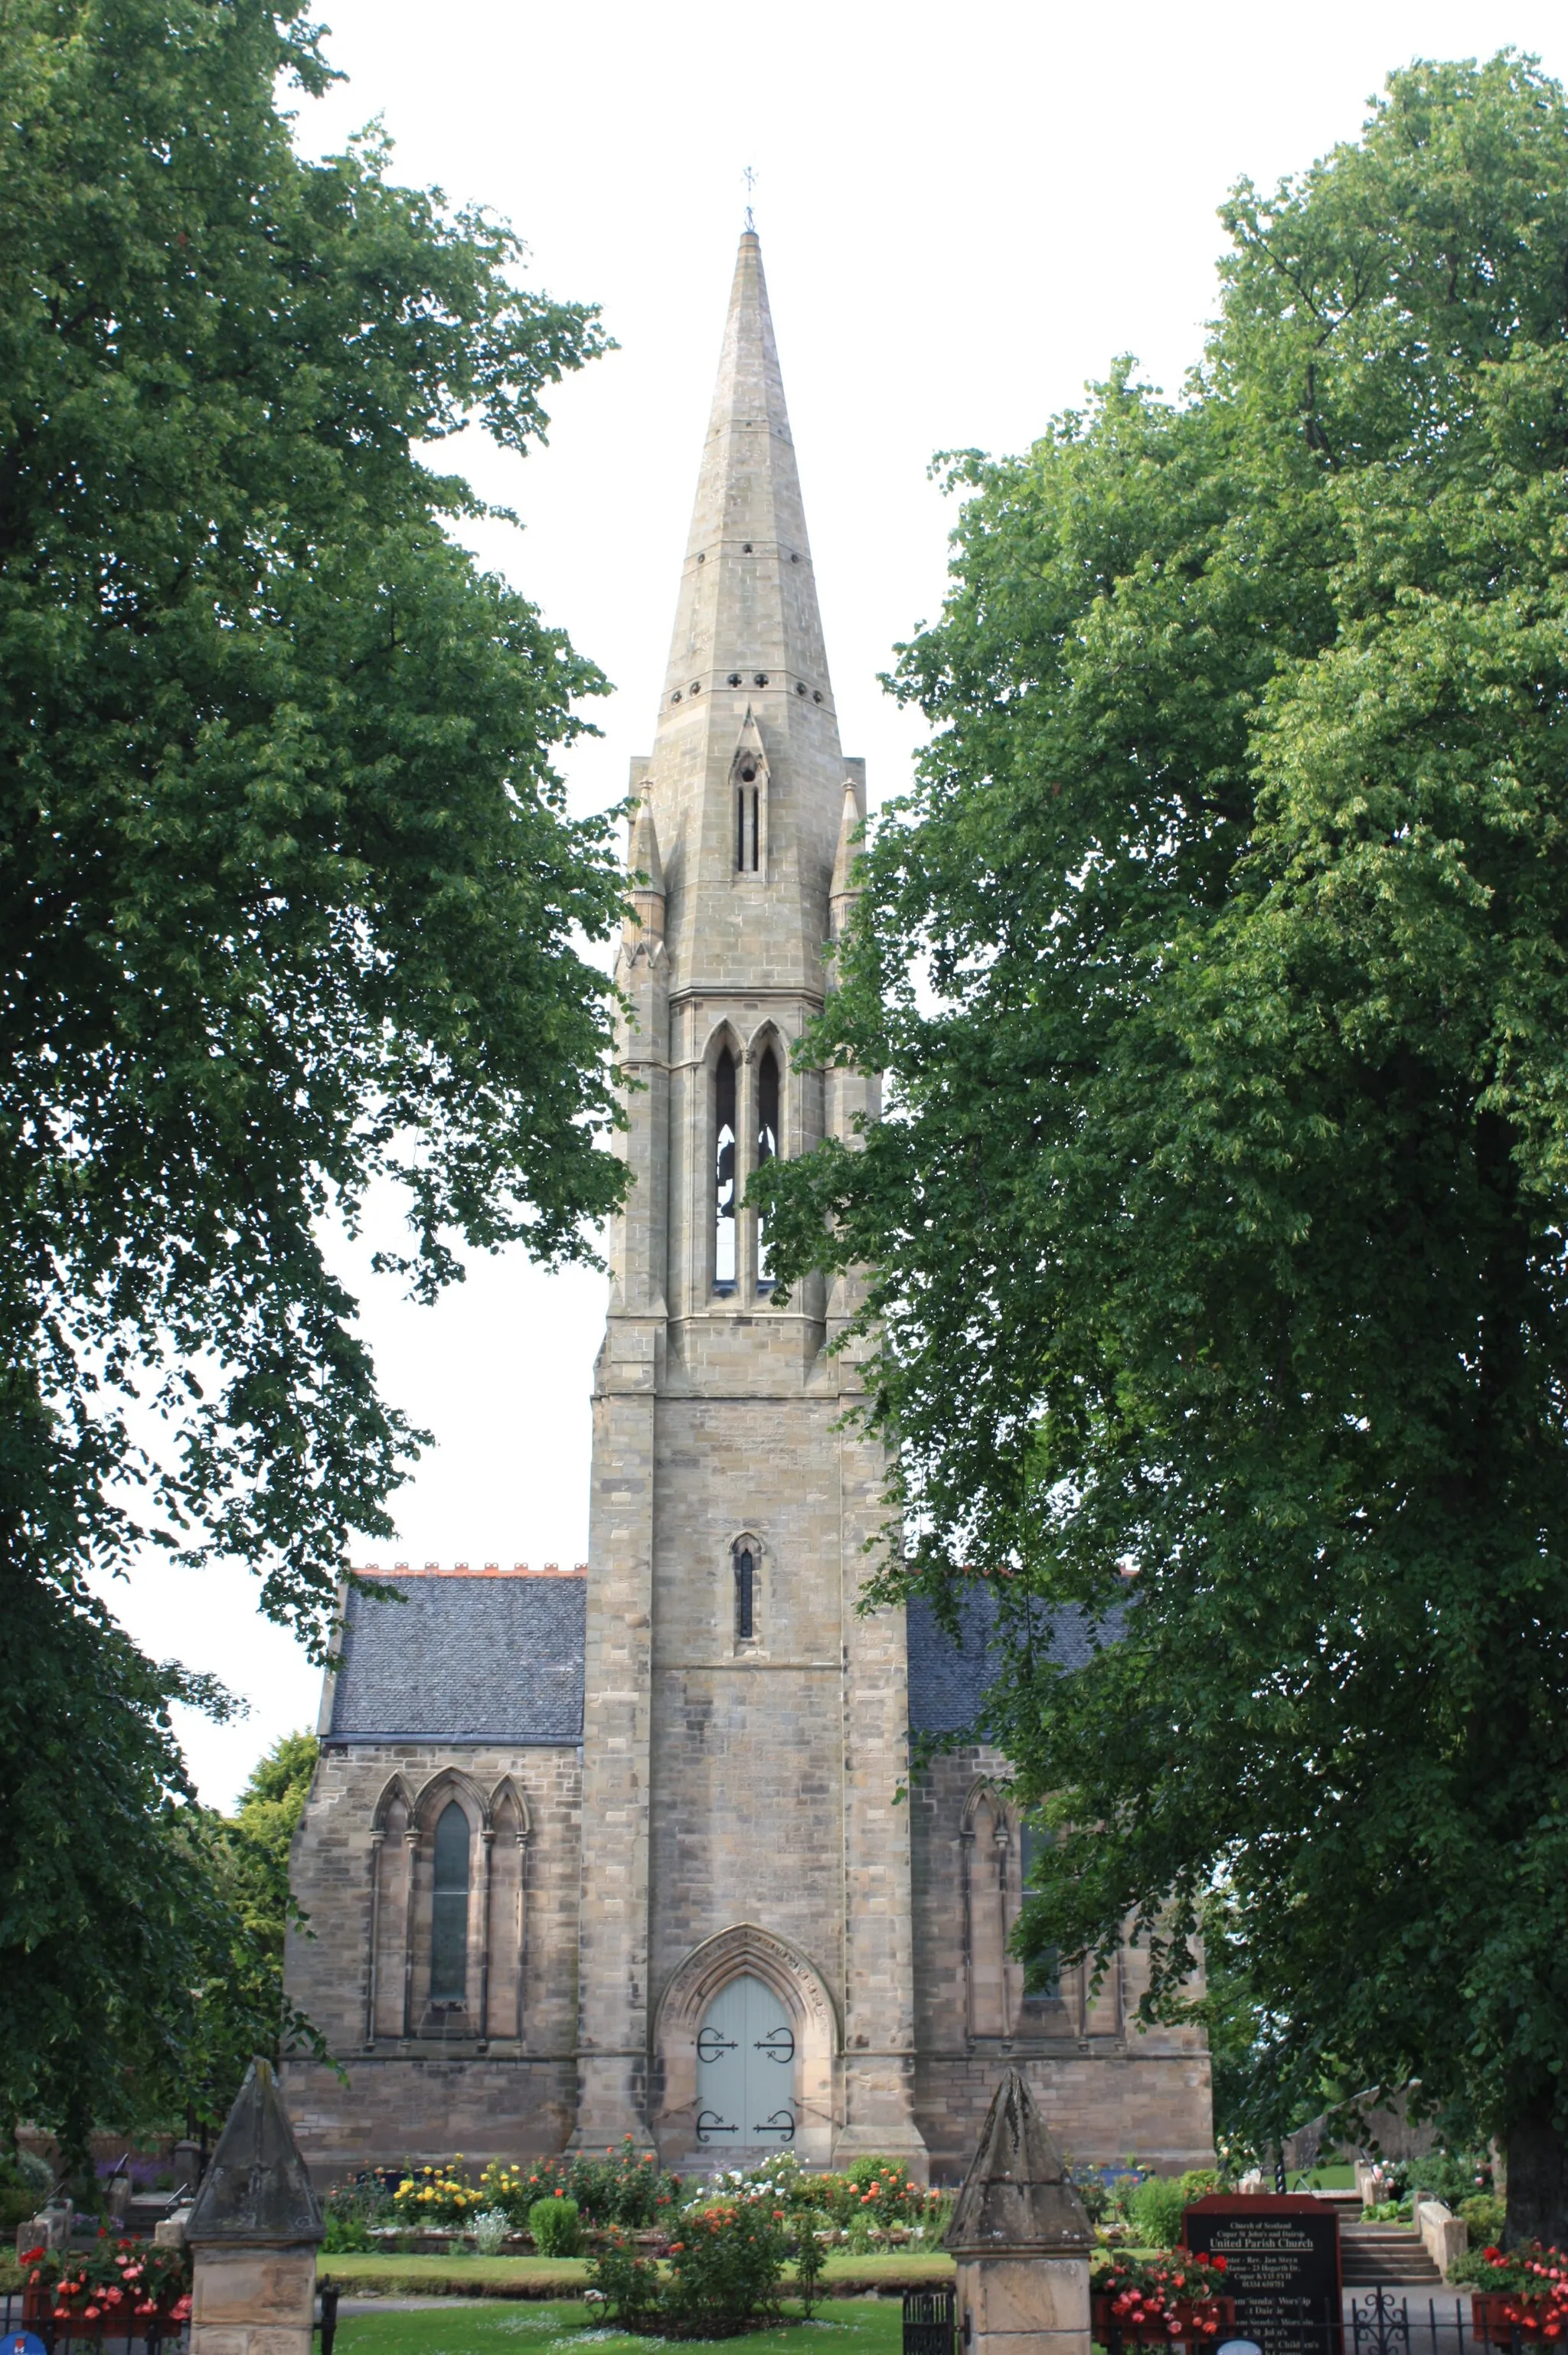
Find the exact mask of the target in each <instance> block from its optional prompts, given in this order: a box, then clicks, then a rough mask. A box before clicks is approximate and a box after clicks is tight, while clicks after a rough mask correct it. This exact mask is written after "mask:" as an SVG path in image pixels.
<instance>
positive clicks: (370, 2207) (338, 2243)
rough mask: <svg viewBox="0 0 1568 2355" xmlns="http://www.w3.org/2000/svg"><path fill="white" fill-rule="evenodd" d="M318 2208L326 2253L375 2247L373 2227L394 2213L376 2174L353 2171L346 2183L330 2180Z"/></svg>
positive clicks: (334, 2254)
mask: <svg viewBox="0 0 1568 2355" xmlns="http://www.w3.org/2000/svg"><path fill="white" fill-rule="evenodd" d="M322 2209H323V2214H324V2217H325V2224H326V2237H325V2240H324V2241H323V2242H322V2244H321V2245H322V2249H323V2251H324V2253H325V2254H326V2255H327V2256H348V2255H350V2254H353V2253H354V2252H356V2251H357V2250H361V2249H373V2248H375V2247H376V2245H377V2243H376V2241H375V2239H374V2237H373V2227H374V2226H376V2225H377V2224H385V2223H390V2222H392V2220H393V2218H394V2217H395V2215H396V2213H397V2211H396V2208H395V2207H394V2205H393V2202H392V2200H391V2199H390V2197H389V2194H388V2191H387V2189H386V2187H385V2185H384V2184H383V2183H382V2181H381V2179H380V2177H379V2176H378V2175H357V2176H355V2177H353V2178H352V2179H350V2180H349V2181H348V2182H347V2183H336V2184H334V2186H333V2188H332V2190H330V2191H329V2192H328V2193H327V2195H326V2198H325V2200H324V2201H323V2202H322Z"/></svg>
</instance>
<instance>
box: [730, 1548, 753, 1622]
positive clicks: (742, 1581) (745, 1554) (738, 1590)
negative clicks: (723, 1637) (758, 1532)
mask: <svg viewBox="0 0 1568 2355" xmlns="http://www.w3.org/2000/svg"><path fill="white" fill-rule="evenodd" d="M756 1632H757V1558H756V1556H755V1554H754V1553H753V1552H752V1549H751V1547H750V1546H749V1545H746V1544H744V1543H742V1544H741V1545H738V1546H737V1547H736V1549H735V1636H736V1641H737V1642H739V1643H750V1641H751V1640H752V1636H755V1634H756Z"/></svg>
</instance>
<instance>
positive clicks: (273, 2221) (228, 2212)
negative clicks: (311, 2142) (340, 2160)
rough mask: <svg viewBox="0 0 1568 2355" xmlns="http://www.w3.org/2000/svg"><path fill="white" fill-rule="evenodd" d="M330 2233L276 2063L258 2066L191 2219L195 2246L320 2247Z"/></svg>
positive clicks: (248, 2075)
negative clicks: (285, 2103) (285, 2101)
mask: <svg viewBox="0 0 1568 2355" xmlns="http://www.w3.org/2000/svg"><path fill="white" fill-rule="evenodd" d="M325 2230H326V2227H325V2224H324V2223H323V2222H322V2215H321V2203H320V2201H319V2200H317V2198H316V2196H315V2192H314V2191H313V2190H312V2189H311V2181H310V2175H309V2171H308V2170H307V2169H306V2167H305V2163H304V2159H303V2158H301V2157H300V2154H299V2145H298V2144H297V2143H296V2142H295V2140H294V2137H293V2127H292V2126H290V2124H289V2119H288V2112H287V2111H286V2110H285V2109H284V2107H283V2096H282V2094H280V2093H279V2091H278V2081H277V2078H276V2077H275V2076H274V2074H273V2073H272V2062H270V2061H262V2060H255V2061H252V2062H251V2066H250V2067H249V2069H247V2070H246V2072H245V2082H244V2083H243V2084H242V2085H241V2086H240V2091H239V2093H238V2094H236V2095H235V2097H234V2107H233V2108H232V2109H231V2110H230V2111H229V2119H228V2123H227V2125H226V2126H224V2129H223V2132H222V2133H221V2135H219V2138H218V2148H217V2149H216V2150H215V2151H214V2152H213V2154H212V2164H211V2166H210V2167H209V2168H208V2170H207V2176H206V2179H205V2180H204V2182H203V2184H202V2187H201V2190H199V2191H198V2192H197V2195H196V2201H195V2205H194V2206H193V2207H192V2209H191V2211H190V2214H189V2216H188V2217H187V2220H186V2238H187V2241H190V2242H192V2243H199V2242H203V2241H224V2242H228V2243H231V2244H236V2245H241V2246H242V2245H244V2244H245V2243H266V2244H267V2245H269V2246H276V2245H277V2244H278V2243H291V2242H292V2243H300V2242H304V2241H319V2240H321V2238H322V2237H323V2235H324V2233H325Z"/></svg>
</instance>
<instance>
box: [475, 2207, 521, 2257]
mask: <svg viewBox="0 0 1568 2355" xmlns="http://www.w3.org/2000/svg"><path fill="white" fill-rule="evenodd" d="M511 2229H512V2220H511V2218H510V2217H509V2216H508V2215H507V2211H506V2210H505V2209H504V2208H481V2210H480V2211H479V2213H478V2214H477V2216H475V2219H474V2245H475V2249H476V2250H477V2251H478V2253H479V2254H480V2255H481V2256H482V2257H495V2256H499V2254H500V2253H501V2249H502V2246H503V2244H504V2243H505V2241H506V2238H507V2233H508V2232H510V2231H511Z"/></svg>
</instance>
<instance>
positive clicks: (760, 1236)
mask: <svg viewBox="0 0 1568 2355" xmlns="http://www.w3.org/2000/svg"><path fill="white" fill-rule="evenodd" d="M778 1150H779V1059H778V1057H777V1055H776V1054H775V1053H774V1052H773V1049H772V1048H771V1047H765V1048H764V1049H763V1060H762V1061H761V1062H760V1063H759V1064H758V1066H757V1167H758V1168H759V1169H760V1168H761V1167H763V1163H764V1162H765V1161H776V1160H777V1158H778ZM757 1282H758V1283H759V1284H772V1282H773V1270H772V1269H771V1268H770V1266H769V1265H768V1225H767V1220H766V1219H765V1218H763V1217H759V1218H758V1220H757Z"/></svg>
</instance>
